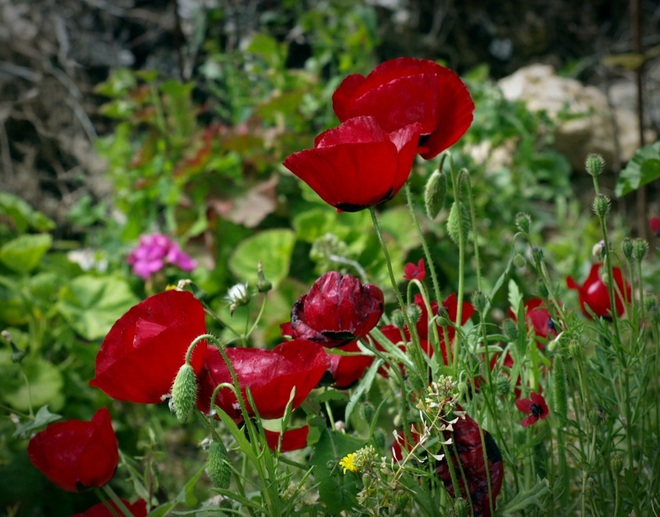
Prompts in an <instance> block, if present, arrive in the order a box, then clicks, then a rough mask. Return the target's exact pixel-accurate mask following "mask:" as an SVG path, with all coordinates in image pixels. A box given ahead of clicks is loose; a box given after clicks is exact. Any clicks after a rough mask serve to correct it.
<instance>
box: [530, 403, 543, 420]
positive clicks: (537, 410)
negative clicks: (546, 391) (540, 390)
mask: <svg viewBox="0 0 660 517" xmlns="http://www.w3.org/2000/svg"><path fill="white" fill-rule="evenodd" d="M530 412H531V413H532V415H533V416H535V417H536V418H539V417H540V416H541V415H542V414H543V408H542V407H541V406H540V405H539V404H532V407H531V409H530Z"/></svg>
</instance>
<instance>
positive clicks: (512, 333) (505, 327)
mask: <svg viewBox="0 0 660 517" xmlns="http://www.w3.org/2000/svg"><path fill="white" fill-rule="evenodd" d="M502 332H503V333H504V335H505V336H506V337H507V339H508V340H509V342H513V341H515V340H516V339H518V324H517V323H516V322H515V321H513V320H512V319H510V318H507V319H505V320H504V321H503V322H502Z"/></svg>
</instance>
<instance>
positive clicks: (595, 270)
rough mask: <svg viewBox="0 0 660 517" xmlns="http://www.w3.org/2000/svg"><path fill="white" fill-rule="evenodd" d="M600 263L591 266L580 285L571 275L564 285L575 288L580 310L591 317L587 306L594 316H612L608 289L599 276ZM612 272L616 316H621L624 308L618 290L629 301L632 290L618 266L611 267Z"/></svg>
mask: <svg viewBox="0 0 660 517" xmlns="http://www.w3.org/2000/svg"><path fill="white" fill-rule="evenodd" d="M602 265H603V264H600V263H599V264H594V265H593V266H591V271H590V272H589V276H588V277H587V279H586V280H585V281H584V283H583V284H582V285H578V284H577V282H576V281H575V280H573V277H572V276H569V277H568V278H567V279H566V286H567V287H568V288H569V289H575V290H577V292H578V298H579V300H580V307H581V309H582V312H583V313H584V315H585V316H587V317H589V318H591V314H589V311H588V310H587V307H589V308H590V309H591V310H592V312H593V313H594V314H595V315H596V316H600V317H603V318H611V317H612V304H611V303H610V293H609V289H608V287H607V285H605V283H604V282H603V280H602V279H601V278H600V268H601V266H602ZM612 274H613V276H614V283H615V284H616V286H617V288H618V292H617V288H615V300H616V313H617V315H618V316H621V315H622V314H623V311H624V310H625V308H624V306H623V300H622V299H621V296H620V294H619V292H620V293H622V294H623V296H624V297H625V299H626V300H628V301H629V300H630V299H631V296H632V295H631V291H632V290H631V287H630V284H629V283H628V282H626V281H625V280H624V278H623V273H622V272H621V270H620V269H619V268H618V267H614V268H612Z"/></svg>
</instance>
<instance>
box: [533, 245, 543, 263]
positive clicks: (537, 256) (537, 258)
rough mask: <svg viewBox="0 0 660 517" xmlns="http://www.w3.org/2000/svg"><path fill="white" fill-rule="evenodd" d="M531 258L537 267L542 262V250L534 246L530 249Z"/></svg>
mask: <svg viewBox="0 0 660 517" xmlns="http://www.w3.org/2000/svg"><path fill="white" fill-rule="evenodd" d="M532 258H533V259H534V263H535V264H536V265H537V266H538V265H539V264H540V263H541V262H543V249H542V248H539V247H537V246H534V247H533V248H532Z"/></svg>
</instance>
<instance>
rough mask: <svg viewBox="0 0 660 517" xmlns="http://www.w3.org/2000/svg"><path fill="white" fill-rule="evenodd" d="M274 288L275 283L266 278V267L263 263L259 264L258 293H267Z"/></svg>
mask: <svg viewBox="0 0 660 517" xmlns="http://www.w3.org/2000/svg"><path fill="white" fill-rule="evenodd" d="M272 288H273V283H272V282H270V281H269V280H268V279H267V278H266V277H265V276H264V265H263V263H262V262H261V261H259V264H257V291H259V292H260V293H267V292H268V291H270V290H271V289H272Z"/></svg>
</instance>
